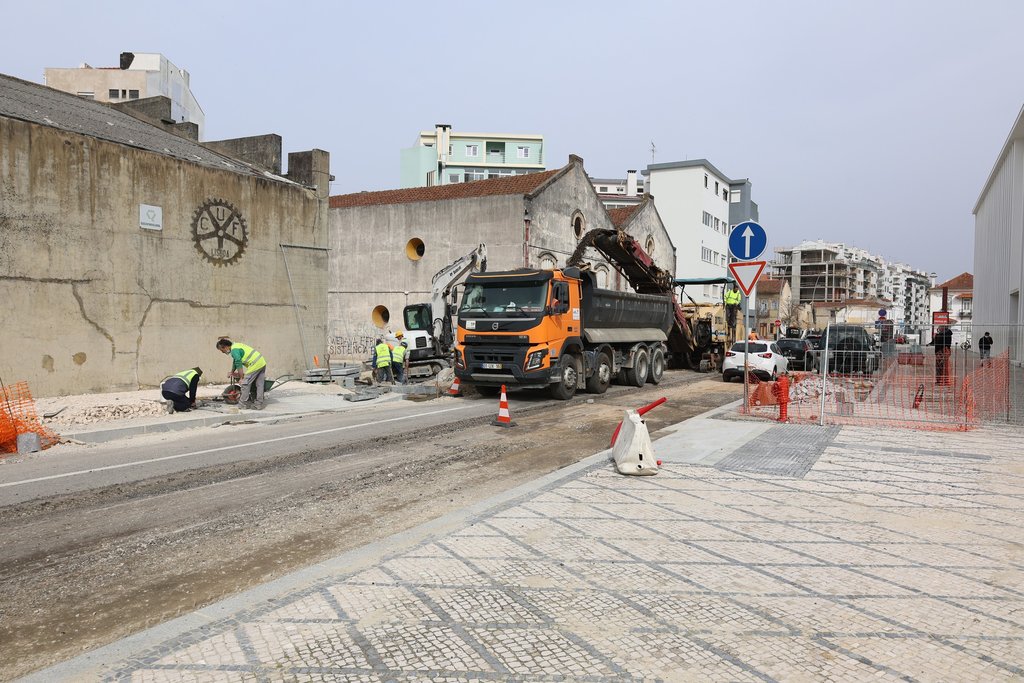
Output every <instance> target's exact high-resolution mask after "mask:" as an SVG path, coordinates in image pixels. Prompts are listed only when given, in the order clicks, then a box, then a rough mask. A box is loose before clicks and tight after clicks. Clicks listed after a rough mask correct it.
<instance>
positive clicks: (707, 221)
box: [704, 211, 712, 228]
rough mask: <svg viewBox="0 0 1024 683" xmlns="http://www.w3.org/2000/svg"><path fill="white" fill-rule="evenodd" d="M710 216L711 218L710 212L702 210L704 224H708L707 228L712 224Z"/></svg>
mask: <svg viewBox="0 0 1024 683" xmlns="http://www.w3.org/2000/svg"><path fill="white" fill-rule="evenodd" d="M711 218H712V216H711V214H710V213H708V212H707V211H705V212H704V225H706V226H708V227H709V228H710V227H711V225H712V223H711Z"/></svg>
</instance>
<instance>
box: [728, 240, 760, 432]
mask: <svg viewBox="0 0 1024 683" xmlns="http://www.w3.org/2000/svg"><path fill="white" fill-rule="evenodd" d="M767 246H768V234H767V233H766V232H765V231H764V228H762V227H761V226H760V224H758V223H755V222H754V221H744V222H743V223H740V224H739V225H737V226H736V227H735V228H733V229H732V232H731V233H730V234H729V253H730V254H732V256H733V258H735V259H736V260H737V261H738V263H730V264H729V272H731V273H732V276H733V277H734V278H736V283H737V284H738V285H739V286H740V289H741V290H743V294H744V296H745V297H749V296H750V293H751V292H755V291H756V287H757V279H758V278H759V277H761V272H762V271H764V267H765V265H767V263H766V262H765V261H755V260H754V259H756V258H758V257H759V256H760V255H761V254H763V253H764V250H765V248H766V247H767ZM755 296H756V294H755ZM743 330H744V331H745V332H746V333H747V340H746V342H744V346H743V412H744V413H746V412H747V411H748V410H749V409H750V396H749V394H750V385H749V384H748V383H747V378H748V377H749V373H750V361H749V357H750V305H749V302H748V301H744V302H743Z"/></svg>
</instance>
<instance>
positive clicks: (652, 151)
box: [651, 140, 658, 164]
mask: <svg viewBox="0 0 1024 683" xmlns="http://www.w3.org/2000/svg"><path fill="white" fill-rule="evenodd" d="M657 151H658V148H657V147H655V146H654V140H651V163H652V164H653V163H654V154H655V152H657Z"/></svg>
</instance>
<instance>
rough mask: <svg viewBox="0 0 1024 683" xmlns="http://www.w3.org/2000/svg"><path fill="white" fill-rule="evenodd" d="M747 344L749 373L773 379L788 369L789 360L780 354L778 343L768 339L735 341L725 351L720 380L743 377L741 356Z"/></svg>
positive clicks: (759, 377)
mask: <svg viewBox="0 0 1024 683" xmlns="http://www.w3.org/2000/svg"><path fill="white" fill-rule="evenodd" d="M747 344H749V345H750V347H749V348H750V359H749V360H748V361H747V365H748V369H749V371H750V374H752V375H754V376H755V377H757V378H758V379H763V380H774V379H775V378H776V377H778V376H779V375H780V374H782V373H784V372H788V371H789V360H788V359H787V358H786V357H785V356H783V355H782V350H781V349H779V345H778V344H776V343H775V342H770V341H760V340H759V341H752V342H736V343H735V344H733V345H732V348H731V349H730V350H728V351H726V352H725V361H724V362H723V363H722V381H723V382H728V381H729V380H731V379H732V378H734V377H739V378H742V377H743V358H744V357H745V355H746V354H745V350H746V348H747Z"/></svg>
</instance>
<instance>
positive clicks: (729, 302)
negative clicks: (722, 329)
mask: <svg viewBox="0 0 1024 683" xmlns="http://www.w3.org/2000/svg"><path fill="white" fill-rule="evenodd" d="M739 307H740V290H739V287H737V286H736V284H735V283H734V284H733V286H732V289H730V290H728V291H726V293H725V324H726V325H728V327H729V334H731V335H732V336H734V337H735V336H736V311H737V310H739Z"/></svg>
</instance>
